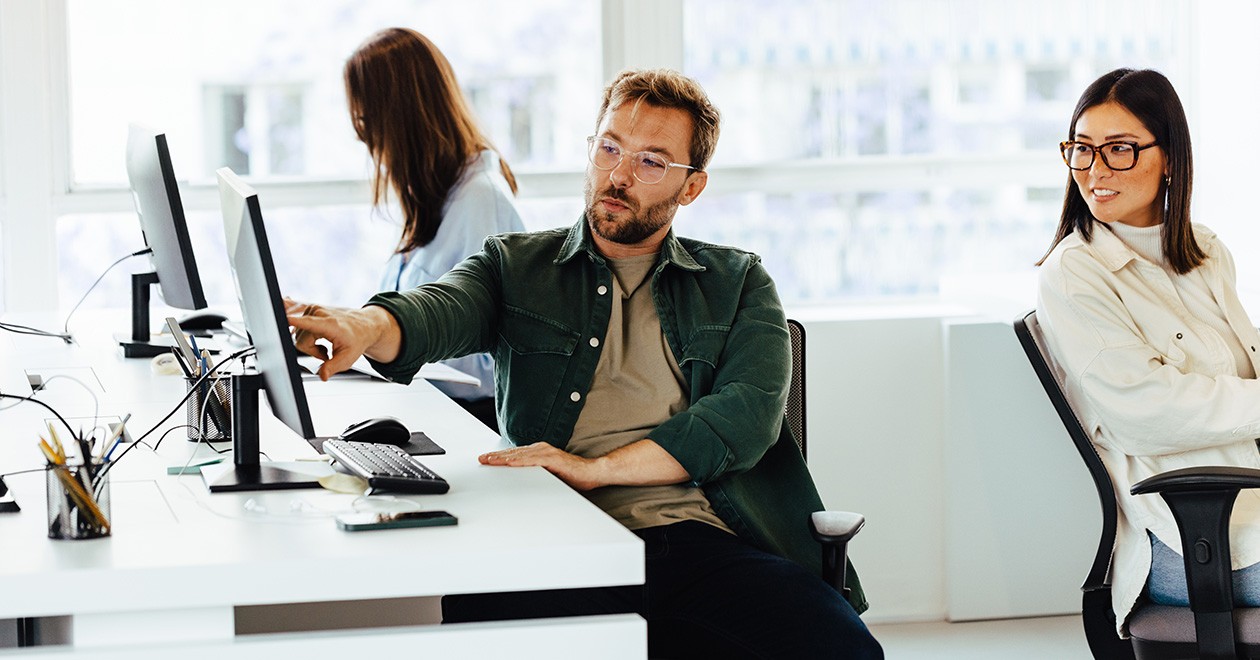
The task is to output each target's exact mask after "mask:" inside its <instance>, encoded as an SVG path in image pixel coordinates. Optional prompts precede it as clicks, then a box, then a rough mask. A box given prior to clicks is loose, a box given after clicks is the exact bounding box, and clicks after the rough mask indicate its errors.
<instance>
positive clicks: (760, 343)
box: [289, 70, 883, 658]
mask: <svg viewBox="0 0 1260 660" xmlns="http://www.w3.org/2000/svg"><path fill="white" fill-rule="evenodd" d="M718 124H719V115H718V111H717V109H716V108H715V107H714V106H713V105H712V104H711V103H710V102H709V99H708V97H707V96H706V95H705V93H704V91H703V90H702V89H701V88H700V86H699V85H698V84H696V83H695V82H694V81H693V80H691V79H689V78H686V77H684V76H682V75H680V74H678V73H676V72H673V71H666V70H652V71H628V72H624V73H622V74H621V75H620V76H618V78H617V79H616V80H614V81H613V83H612V84H611V85H610V86H609V87H608V88H607V89H606V90H605V93H604V98H603V103H602V105H601V107H600V111H599V118H598V121H597V124H596V133H595V135H594V136H592V137H590V138H588V140H587V142H588V146H589V151H588V156H589V160H590V164H589V165H588V167H587V170H586V183H585V202H586V210H585V212H584V213H583V216H582V218H581V219H580V220H579V221H578V222H577V223H576V224H575V225H573V226H572V227H571V228H569V229H555V230H550V231H543V232H535V233H526V234H503V235H499V236H492V237H490V238H488V239H487V240H486V242H485V246H484V248H483V250H482V252H481V253H480V254H477V255H474V256H472V257H470V258H469V259H467V260H466V261H464V262H463V263H461V264H460V265H458V266H456V267H455V268H454V269H453V270H452V271H450V272H449V273H448V274H447V275H445V276H443V277H442V278H441V279H440V280H438V281H437V282H435V283H432V284H426V285H423V286H421V287H419V288H416V289H413V290H411V291H405V292H397V293H392V292H391V293H381V294H378V295H377V296H375V297H373V298H372V299H371V300H369V301H368V303H367V305H366V306H364V307H363V308H362V309H358V310H347V309H329V308H323V307H315V308H307V314H306V315H303V316H293V317H290V318H289V322H290V323H291V324H292V325H293V327H294V328H295V329H296V335H295V340H296V342H297V345H298V348H300V349H302V350H303V351H305V352H308V353H311V354H312V355H316V356H319V357H322V358H323V359H324V360H325V363H324V365H323V366H322V367H321V369H320V375H321V377H325V378H326V377H327V376H329V375H331V374H332V373H335V372H337V371H341V370H344V369H346V368H348V367H349V366H350V365H351V364H352V363H353V362H354V360H355V359H356V358H357V357H358V356H359V355H366V356H367V357H368V358H369V359H371V360H372V361H373V364H374V366H375V367H376V368H377V369H378V370H379V371H380V372H381V373H382V374H384V375H386V376H388V377H391V378H392V379H394V380H397V381H400V382H404V383H405V382H408V381H409V380H410V379H411V377H412V376H413V375H414V374H415V372H416V370H417V369H419V367H420V366H421V365H422V364H424V363H425V362H432V361H436V360H440V359H444V358H447V357H453V356H457V355H464V354H467V353H474V352H481V351H486V352H490V353H492V354H493V355H494V358H495V386H496V391H497V396H496V397H495V398H496V401H497V405H498V417H499V428H500V429H501V430H502V431H503V434H504V436H505V437H506V439H507V440H509V441H510V442H511V443H512V444H513V445H515V446H514V447H513V448H511V449H506V450H502V451H496V452H491V453H488V454H485V455H483V456H481V457H480V461H481V462H482V463H484V464H486V465H496V466H507V467H518V466H541V467H543V468H545V469H546V470H548V471H550V472H551V473H552V474H554V475H556V476H557V477H559V478H560V479H562V480H563V481H564V482H565V483H567V484H569V485H570V486H572V487H573V488H574V489H576V490H578V491H580V492H582V494H583V495H585V496H586V497H587V498H588V499H589V500H591V502H593V503H594V504H595V505H596V506H599V507H600V508H601V509H602V510H603V511H605V512H606V513H608V514H609V515H610V516H612V517H614V518H616V519H617V520H618V521H619V522H621V523H622V524H624V525H625V526H626V527H627V528H629V529H631V530H632V531H634V533H635V534H637V535H638V536H640V537H641V538H642V539H643V541H644V546H645V547H644V555H645V561H646V565H645V576H646V578H645V579H646V583H645V585H643V586H631V587H617V588H601V589H568V590H555V591H542V592H528V593H503V594H466V595H457V596H446V597H445V598H444V599H443V602H442V608H443V619H444V621H446V622H455V621H484V620H502V619H523V618H539V617H552V616H576V615H587V614H612V613H629V612H633V613H637V614H639V615H641V616H642V617H644V618H645V619H646V620H647V622H648V650H649V653H650V655H651V656H652V657H721V658H743V657H799V658H881V657H883V654H882V651H881V649H880V647H879V644H878V643H877V642H876V641H875V640H874V638H872V637H871V635H870V632H869V631H868V630H867V628H866V626H865V624H863V623H862V620H861V619H860V618H859V617H858V614H859V613H860V612H861V611H862V610H864V609H865V608H866V599H865V596H864V595H863V593H862V589H861V585H860V584H859V583H858V582H857V580H856V575H854V574H852V573H850V574H849V576H848V581H847V583H848V585H849V586H851V587H852V590H851V591H850V593H849V596H848V600H846V599H845V597H844V596H842V595H841V594H840V593H839V592H837V591H836V590H835V589H833V588H832V587H830V586H829V585H827V584H826V583H824V582H823V580H822V579H821V578H820V577H819V574H820V570H819V563H820V552H819V549H818V545H817V543H816V542H815V541H814V540H813V538H812V537H811V536H810V533H809V531H808V525H807V524H806V521H807V519H808V517H809V515H810V513H811V512H813V511H816V510H819V509H822V508H823V506H822V502H821V500H820V498H819V496H818V492H817V489H816V488H815V486H814V483H813V481H812V480H811V478H810V476H809V472H808V471H807V470H806V468H805V464H804V460H803V459H802V457H801V454H800V451H799V450H798V449H797V446H796V443H795V442H794V441H793V438H792V436H791V432H790V431H789V430H788V427H787V424H786V423H785V420H784V404H785V401H786V398H787V389H788V376H789V372H790V368H791V347H790V345H789V339H788V332H787V327H786V323H785V319H784V314H783V308H782V305H781V304H780V302H779V298H778V294H777V293H776V292H775V288H774V283H773V282H772V281H771V279H770V276H769V274H768V273H766V270H765V268H764V267H763V266H762V265H761V262H760V259H759V258H758V257H757V256H756V255H753V254H750V253H748V252H745V251H742V250H738V249H735V248H730V247H722V246H716V245H710V244H707V243H703V242H700V241H695V240H691V239H686V238H680V237H677V236H675V235H674V233H673V231H672V223H673V220H674V215H675V213H676V212H677V210H678V207H679V206H683V205H687V204H690V203H692V202H693V201H695V199H696V198H697V197H698V196H699V195H700V193H701V192H702V191H703V190H704V188H705V184H706V183H707V182H708V176H709V175H708V172H706V171H705V167H706V165H707V164H708V162H709V159H710V157H711V156H712V154H713V149H714V147H715V146H716V144H717V137H718ZM312 309H313V311H312ZM317 339H325V340H327V341H328V342H329V343H330V344H331V346H332V351H331V354H330V353H328V352H327V351H325V350H324V349H323V348H322V347H321V346H320V345H319V344H316V343H315V341H316V340H317ZM511 495H512V494H511V493H504V496H505V497H511Z"/></svg>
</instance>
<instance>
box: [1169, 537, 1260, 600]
mask: <svg viewBox="0 0 1260 660" xmlns="http://www.w3.org/2000/svg"><path fill="white" fill-rule="evenodd" d="M1147 535H1148V536H1150V537H1151V575H1150V577H1148V578H1147V580H1146V586H1147V589H1148V590H1149V597H1150V599H1151V602H1153V603H1155V604H1157V605H1175V606H1178V607H1189V606H1190V595H1189V592H1188V591H1187V588H1186V563H1185V560H1184V559H1183V558H1182V557H1181V555H1180V554H1177V551H1176V550H1173V549H1172V548H1170V547H1168V546H1166V545H1164V542H1163V541H1160V540H1159V537H1157V536H1155V535H1154V534H1152V533H1150V532H1149V531H1148V532H1147ZM1233 582H1234V605H1240V606H1243V607H1260V564H1252V565H1250V566H1247V567H1245V568H1240V569H1238V570H1236V571H1234V579H1233Z"/></svg>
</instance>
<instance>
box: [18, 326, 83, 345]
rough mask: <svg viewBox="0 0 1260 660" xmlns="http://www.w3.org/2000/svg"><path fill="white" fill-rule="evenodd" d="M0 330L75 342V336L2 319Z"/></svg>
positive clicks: (68, 342)
mask: <svg viewBox="0 0 1260 660" xmlns="http://www.w3.org/2000/svg"><path fill="white" fill-rule="evenodd" d="M0 330H5V331H8V332H12V333H13V334H16V335H35V336H36V337H55V338H57V339H60V340H61V341H64V342H66V343H67V344H70V343H73V342H74V337H71V336H70V335H68V334H60V333H56V332H49V331H47V330H40V329H39V328H32V327H31V326H29V325H21V324H18V323H7V322H4V321H0Z"/></svg>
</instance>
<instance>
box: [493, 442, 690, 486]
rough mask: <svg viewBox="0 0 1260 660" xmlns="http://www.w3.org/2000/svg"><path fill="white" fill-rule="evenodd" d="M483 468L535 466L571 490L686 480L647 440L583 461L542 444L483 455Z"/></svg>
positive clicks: (680, 469) (670, 459)
mask: <svg viewBox="0 0 1260 660" xmlns="http://www.w3.org/2000/svg"><path fill="white" fill-rule="evenodd" d="M477 460H478V461H480V462H481V464H482V465H505V466H508V467H526V466H532V465H536V466H539V467H542V468H543V469H545V470H547V471H548V472H550V473H552V474H554V475H556V476H557V477H559V478H560V480H561V481H563V482H564V483H566V484H569V485H570V486H572V487H573V489H574V490H578V491H587V490H594V489H596V488H599V487H601V486H662V485H667V484H676V483H681V482H683V481H686V480H687V479H688V478H689V476H688V474H687V471H686V470H685V469H683V466H682V465H681V464H680V463H679V462H678V461H677V460H675V459H674V457H673V456H671V455H670V454H669V452H667V451H665V450H664V449H663V448H661V446H660V445H658V444H656V443H655V442H653V441H652V440H650V439H643V440H639V441H638V442H632V443H630V444H628V445H626V446H624V447H621V448H619V449H614V450H613V451H611V452H609V453H608V454H606V455H604V456H600V457H598V458H583V457H581V456H578V455H576V454H570V453H569V452H567V451H565V450H563V449H559V448H557V447H554V446H552V445H550V444H547V443H545V442H535V443H534V444H532V445H525V446H524V447H513V448H512V449H503V450H500V451H493V452H490V453H488V454H482V455H481V456H478V457H477Z"/></svg>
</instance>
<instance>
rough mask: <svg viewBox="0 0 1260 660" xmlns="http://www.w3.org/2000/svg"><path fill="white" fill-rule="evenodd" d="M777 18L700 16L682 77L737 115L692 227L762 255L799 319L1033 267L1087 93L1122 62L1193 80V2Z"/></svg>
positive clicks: (805, 8)
mask: <svg viewBox="0 0 1260 660" xmlns="http://www.w3.org/2000/svg"><path fill="white" fill-rule="evenodd" d="M773 6H774V9H773V10H769V9H768V6H767V4H766V3H763V2H759V1H757V0H687V4H686V9H685V16H684V46H685V71H686V72H687V73H688V74H690V75H693V76H695V77H696V78H697V79H698V80H699V81H700V82H701V84H703V85H704V86H705V88H706V89H707V90H708V91H709V93H710V95H711V96H712V97H713V99H714V101H715V103H717V104H718V106H719V108H720V109H721V110H722V111H723V114H724V118H723V131H722V137H721V140H720V142H719V145H718V148H717V151H716V153H715V156H714V163H713V166H712V168H711V169H712V176H711V179H710V192H708V193H706V199H704V200H702V201H700V202H698V203H697V204H695V205H694V206H693V207H689V208H688V209H687V217H688V220H687V223H689V224H688V225H684V227H683V229H684V230H685V231H690V232H692V233H696V234H701V235H703V237H705V238H708V239H710V240H714V241H720V242H725V243H730V244H733V245H738V246H743V247H748V248H750V249H754V250H756V251H759V252H760V253H761V254H762V255H763V257H764V258H765V263H766V265H767V267H768V268H769V269H770V271H771V274H772V275H773V276H774V277H775V280H776V282H777V284H778V286H779V292H780V295H781V296H782V297H783V298H784V300H785V302H788V303H789V304H793V303H795V304H800V303H834V302H837V301H846V300H853V299H855V298H870V297H889V296H893V297H903V298H904V297H911V298H917V297H933V296H935V295H937V294H938V293H939V292H940V290H941V287H942V282H943V281H945V280H948V279H950V278H952V277H956V276H970V275H976V274H982V273H999V272H1001V273H1004V272H1010V271H1021V270H1027V269H1029V268H1030V267H1031V264H1032V263H1033V262H1035V261H1036V260H1037V259H1038V258H1039V257H1040V256H1041V254H1042V253H1043V252H1044V251H1045V249H1046V247H1047V245H1048V243H1049V241H1050V239H1051V237H1052V236H1053V233H1054V227H1055V225H1056V223H1057V220H1058V212H1059V205H1060V203H1061V196H1062V188H1061V186H1062V185H1063V182H1064V181H1065V180H1066V177H1065V176H1064V172H1062V166H1061V165H1060V164H1059V155H1058V151H1057V145H1058V142H1059V141H1060V140H1062V139H1063V136H1064V133H1065V131H1066V126H1067V122H1068V120H1069V119H1070V117H1071V113H1072V109H1073V106H1074V104H1075V101H1076V98H1077V96H1078V95H1079V94H1080V92H1081V91H1082V90H1084V89H1085V87H1086V86H1087V85H1088V84H1089V83H1090V82H1092V81H1093V80H1094V79H1095V78H1097V76H1098V75H1100V74H1102V73H1104V72H1106V71H1108V70H1111V69H1113V68H1116V67H1117V66H1121V65H1126V64H1127V65H1136V66H1140V67H1146V68H1155V69H1159V70H1161V71H1163V72H1164V73H1165V74H1167V75H1169V77H1170V78H1171V79H1172V80H1173V82H1174V84H1177V83H1178V82H1179V81H1184V80H1185V75H1184V74H1185V72H1186V71H1187V70H1188V65H1187V62H1188V60H1189V48H1188V46H1187V43H1186V38H1185V36H1184V35H1183V34H1182V32H1181V31H1180V30H1181V29H1182V28H1179V27H1178V26H1179V25H1183V24H1184V22H1182V21H1177V20H1173V18H1172V17H1175V16H1177V15H1179V12H1180V13H1184V12H1185V11H1186V7H1187V4H1186V3H1185V2H1184V1H1179V0H1164V1H1162V2H1135V1H1131V0H1130V1H1125V2H1109V3H1105V4H1104V3H1095V2H1089V1H1088V0H1036V1H1029V2H1019V3H1012V2H1000V1H994V0H952V1H949V2H939V1H928V0H902V1H899V2H863V1H859V0H851V1H839V0H782V1H778V2H775V3H774V4H773ZM1116 25H1123V26H1124V28H1123V35H1120V36H1119V37H1118V36H1117V34H1116V32H1117V30H1116V28H1115V26H1116ZM724 166H726V167H738V168H739V172H740V174H741V178H740V182H739V186H738V189H731V188H724V187H723V186H722V184H721V182H720V181H721V178H722V176H723V171H722V168H723V167H724ZM785 172H786V174H785ZM750 180H751V183H750ZM758 188H760V189H761V190H758ZM1046 190H1057V192H1056V193H1055V194H1052V195H1051V194H1046V193H1045V192H1044V191H1046ZM718 197H720V198H721V199H715V198H718Z"/></svg>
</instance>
